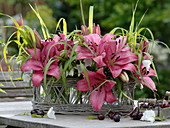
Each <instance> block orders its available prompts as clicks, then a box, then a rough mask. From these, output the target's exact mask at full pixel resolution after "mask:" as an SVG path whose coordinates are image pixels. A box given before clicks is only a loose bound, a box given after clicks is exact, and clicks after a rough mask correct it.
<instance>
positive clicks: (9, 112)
mask: <svg viewBox="0 0 170 128" xmlns="http://www.w3.org/2000/svg"><path fill="white" fill-rule="evenodd" d="M31 109H32V104H31V102H30V101H20V102H1V103H0V123H4V124H6V125H10V126H15V127H23V128H65V127H67V128H170V120H166V121H162V122H154V123H151V122H143V121H135V120H131V119H130V118H122V119H121V121H120V122H118V123H117V122H114V121H112V120H110V119H108V118H106V119H105V120H103V121H100V120H88V119H86V117H87V115H83V116H82V115H60V114H57V115H56V118H57V119H56V120H54V119H49V118H47V117H45V118H32V117H31V116H29V115H24V113H27V114H28V113H29V112H30V111H31Z"/></svg>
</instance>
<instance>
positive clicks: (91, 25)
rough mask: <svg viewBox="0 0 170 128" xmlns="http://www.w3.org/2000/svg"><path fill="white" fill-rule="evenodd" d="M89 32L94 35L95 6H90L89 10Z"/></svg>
mask: <svg viewBox="0 0 170 128" xmlns="http://www.w3.org/2000/svg"><path fill="white" fill-rule="evenodd" d="M89 30H90V33H93V6H90V9H89Z"/></svg>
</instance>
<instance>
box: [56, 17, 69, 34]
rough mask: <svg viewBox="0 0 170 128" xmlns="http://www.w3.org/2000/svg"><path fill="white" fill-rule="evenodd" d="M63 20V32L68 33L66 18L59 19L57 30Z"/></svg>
mask: <svg viewBox="0 0 170 128" xmlns="http://www.w3.org/2000/svg"><path fill="white" fill-rule="evenodd" d="M61 21H63V34H64V35H67V22H66V20H65V19H64V18H60V20H59V21H58V23H57V25H56V31H57V29H58V28H59V26H60V23H61Z"/></svg>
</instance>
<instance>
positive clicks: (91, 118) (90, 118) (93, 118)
mask: <svg viewBox="0 0 170 128" xmlns="http://www.w3.org/2000/svg"><path fill="white" fill-rule="evenodd" d="M86 119H89V120H96V119H98V118H97V117H94V116H88V117H86Z"/></svg>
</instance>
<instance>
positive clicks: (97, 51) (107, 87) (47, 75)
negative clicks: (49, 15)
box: [4, 6, 157, 111]
mask: <svg viewBox="0 0 170 128" xmlns="http://www.w3.org/2000/svg"><path fill="white" fill-rule="evenodd" d="M31 8H32V9H33V11H34V12H35V14H36V15H37V17H38V18H39V20H40V24H41V26H42V33H43V37H41V36H40V34H39V33H38V32H37V31H36V30H32V29H31V28H30V27H29V26H27V25H22V26H19V24H18V23H17V22H16V21H15V20H14V19H13V18H12V17H10V18H11V19H12V20H13V21H14V23H15V26H16V28H17V32H15V33H14V34H12V36H14V35H15V36H16V39H15V40H10V39H11V37H12V36H11V37H10V39H9V41H8V42H7V44H5V46H4V57H5V60H6V62H7V56H6V54H7V47H8V45H9V44H10V43H11V42H12V43H16V44H17V45H18V48H19V53H18V55H15V56H13V57H12V58H16V60H17V62H18V64H20V70H21V71H22V72H28V71H32V73H31V83H32V84H33V86H35V87H40V86H42V87H43V91H44V92H45V93H46V92H47V90H48V89H47V87H48V86H50V84H49V82H48V81H50V80H51V81H53V82H54V83H57V82H59V81H62V82H63V86H64V93H65V95H67V94H69V95H70V93H69V92H70V89H69V88H67V86H66V81H67V78H69V77H73V78H76V80H77V84H76V86H77V88H76V91H77V92H79V93H81V95H82V94H83V93H86V92H88V96H89V101H90V104H91V106H92V107H93V109H94V110H95V111H99V110H100V109H101V107H102V105H103V104H105V103H113V102H115V101H119V100H120V99H121V97H122V96H124V97H127V98H128V99H131V100H133V99H132V98H133V97H129V96H128V95H127V94H126V93H125V92H124V90H123V86H124V84H123V83H128V82H129V81H135V82H138V83H140V86H141V89H142V88H143V85H144V86H146V87H148V88H150V89H151V90H153V91H155V90H156V86H155V84H154V82H153V81H152V79H151V78H150V76H157V74H156V70H155V67H154V64H153V57H152V55H150V53H149V50H150V49H149V47H150V45H149V41H150V40H149V39H148V38H146V37H145V36H144V35H142V32H143V31H148V32H149V34H150V36H151V39H152V41H153V40H154V39H153V35H152V32H151V31H150V30H149V29H148V28H139V25H140V23H139V24H138V25H137V27H136V28H134V16H135V11H136V8H135V10H134V12H133V16H132V21H131V25H130V29H129V31H128V30H125V29H123V28H119V27H118V28H114V29H113V30H111V31H110V32H109V33H106V34H105V35H101V32H100V27H99V25H95V24H93V7H90V13H89V26H88V27H87V26H85V25H82V26H81V30H77V29H76V30H74V31H72V32H71V33H68V32H67V23H66V21H65V19H63V18H62V19H60V20H59V22H58V24H57V26H56V30H57V29H59V26H60V23H61V22H63V30H61V31H60V32H59V33H58V34H50V33H49V32H48V29H47V28H46V26H45V24H44V22H43V20H42V19H41V17H40V14H39V13H38V11H37V10H35V9H34V8H33V7H32V6H31ZM150 65H152V68H151V67H150ZM42 83H43V84H42ZM114 88H117V89H118V91H119V95H117V94H115V93H114V92H113V90H114ZM46 95H47V94H46Z"/></svg>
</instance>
